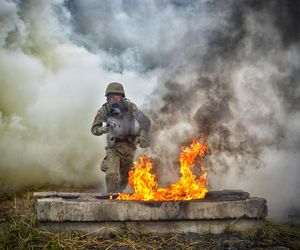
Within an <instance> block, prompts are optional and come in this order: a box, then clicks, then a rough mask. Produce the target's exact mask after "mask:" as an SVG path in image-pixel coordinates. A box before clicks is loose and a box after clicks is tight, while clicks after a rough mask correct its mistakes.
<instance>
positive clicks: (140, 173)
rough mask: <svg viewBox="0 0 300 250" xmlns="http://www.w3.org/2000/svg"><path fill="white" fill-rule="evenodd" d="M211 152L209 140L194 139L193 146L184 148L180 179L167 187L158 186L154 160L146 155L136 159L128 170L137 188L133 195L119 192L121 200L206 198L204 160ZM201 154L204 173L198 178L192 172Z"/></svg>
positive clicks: (130, 183)
mask: <svg viewBox="0 0 300 250" xmlns="http://www.w3.org/2000/svg"><path fill="white" fill-rule="evenodd" d="M207 152H208V145H207V143H206V142H204V143H201V142H200V141H197V140H193V141H192V143H191V145H189V146H184V147H182V148H181V154H180V156H179V163H180V166H181V168H180V174H181V177H180V180H179V181H178V182H176V183H174V184H172V185H171V186H170V187H168V188H158V183H157V181H156V176H155V175H154V174H153V173H151V172H152V168H153V166H152V161H151V159H150V158H149V157H148V156H146V155H143V156H141V157H140V162H134V166H133V168H132V170H130V171H129V180H128V184H129V186H130V187H132V188H133V189H134V193H133V194H123V193H120V194H119V196H118V197H117V199H118V200H143V201H176V200H192V199H203V198H204V197H205V194H206V193H207V191H208V190H207V188H206V187H205V185H206V184H207V180H206V176H207V171H206V169H205V167H204V165H203V163H202V161H203V159H204V157H205V155H206V154H207ZM197 157H200V160H201V161H200V169H201V173H202V175H201V176H200V177H199V178H197V177H196V176H195V175H194V174H193V173H192V170H191V169H192V167H193V166H194V163H195V159H196V158H197Z"/></svg>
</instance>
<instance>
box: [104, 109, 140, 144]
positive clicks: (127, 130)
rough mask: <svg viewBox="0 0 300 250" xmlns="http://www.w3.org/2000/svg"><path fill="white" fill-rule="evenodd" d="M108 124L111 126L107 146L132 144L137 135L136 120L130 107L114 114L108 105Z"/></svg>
mask: <svg viewBox="0 0 300 250" xmlns="http://www.w3.org/2000/svg"><path fill="white" fill-rule="evenodd" d="M106 106H107V111H108V116H107V124H108V125H109V128H110V129H109V133H108V134H107V145H108V146H114V145H115V143H116V142H119V141H127V142H130V143H132V142H133V141H134V140H135V138H136V134H137V130H136V124H135V119H134V117H133V114H131V112H130V111H129V109H128V107H125V108H122V109H120V112H119V113H114V112H112V109H109V107H108V104H107V105H106Z"/></svg>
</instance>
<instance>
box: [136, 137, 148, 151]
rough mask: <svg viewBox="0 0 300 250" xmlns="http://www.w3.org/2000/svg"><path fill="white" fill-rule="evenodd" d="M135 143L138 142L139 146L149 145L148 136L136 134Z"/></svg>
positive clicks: (145, 146)
mask: <svg viewBox="0 0 300 250" xmlns="http://www.w3.org/2000/svg"><path fill="white" fill-rule="evenodd" d="M137 143H138V144H140V147H141V148H147V147H149V146H150V143H149V140H148V138H147V137H145V136H142V135H140V136H138V138H137Z"/></svg>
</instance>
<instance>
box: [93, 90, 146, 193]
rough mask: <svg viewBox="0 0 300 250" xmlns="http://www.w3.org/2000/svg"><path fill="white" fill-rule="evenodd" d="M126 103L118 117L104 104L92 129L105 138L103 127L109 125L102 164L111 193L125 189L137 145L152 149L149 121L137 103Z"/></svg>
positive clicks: (107, 186)
mask: <svg viewBox="0 0 300 250" xmlns="http://www.w3.org/2000/svg"><path fill="white" fill-rule="evenodd" d="M106 95H108V93H106ZM124 95H125V94H124ZM124 100H125V101H124V103H123V105H122V107H121V112H120V114H118V115H114V114H113V112H112V108H111V107H110V105H109V103H108V102H106V103H105V104H103V106H102V107H101V108H100V109H99V110H98V112H97V114H96V116H95V119H94V122H93V125H92V128H91V131H92V133H93V134H94V135H97V136H99V135H102V134H103V132H102V131H103V128H104V127H103V123H104V122H105V123H106V124H107V125H109V126H108V127H109V131H108V134H107V146H106V147H105V149H106V156H105V158H104V159H103V161H102V163H101V170H102V171H103V172H105V180H106V188H107V192H108V193H116V192H122V191H123V190H124V189H125V188H126V186H127V182H128V172H129V170H130V168H131V167H132V163H133V159H134V155H135V150H136V144H137V142H139V143H140V146H141V147H147V146H149V140H148V130H149V127H150V120H149V119H148V118H147V116H146V115H144V114H143V113H142V112H141V111H140V110H138V109H137V107H136V105H135V104H134V103H132V102H130V101H129V100H128V99H125V98H124ZM135 121H137V122H138V124H139V127H140V129H139V131H136V128H135ZM141 141H142V142H143V143H141Z"/></svg>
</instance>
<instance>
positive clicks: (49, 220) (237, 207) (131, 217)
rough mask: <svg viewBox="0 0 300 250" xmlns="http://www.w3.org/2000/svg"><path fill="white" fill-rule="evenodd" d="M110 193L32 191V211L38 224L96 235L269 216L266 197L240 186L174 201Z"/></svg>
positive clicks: (244, 223) (242, 223)
mask: <svg viewBox="0 0 300 250" xmlns="http://www.w3.org/2000/svg"><path fill="white" fill-rule="evenodd" d="M110 195H111V194H101V193H56V192H47V193H35V194H34V199H35V213H36V216H37V219H38V221H39V222H41V224H42V225H44V226H46V227H48V228H49V229H53V230H55V231H61V230H62V231H72V230H79V231H84V232H88V233H90V232H93V231H96V232H98V233H100V234H103V233H104V231H105V232H109V231H110V230H119V231H120V230H123V229H124V228H126V227H129V228H134V230H137V231H143V230H144V231H145V232H160V233H167V232H175V233H180V232H195V233H197V232H198V233H201V232H207V231H210V232H213V233H218V232H221V231H222V230H224V229H225V228H227V227H228V226H232V227H234V228H236V229H241V228H242V229H247V228H249V227H252V226H254V225H257V224H258V223H260V221H261V219H263V218H265V217H266V216H267V202H266V200H265V199H263V198H256V197H249V193H246V192H243V191H240V190H233V191H230V190H224V191H212V192H209V194H208V195H207V198H205V199H203V200H192V201H172V202H148V201H147V202H145V201H124V200H109V199H107V198H108V197H109V196H110ZM113 195H114V196H117V194H113ZM103 228H105V230H104V231H103V232H102V231H101V230H102V229H103ZM100 231H101V232H102V233H101V232H100Z"/></svg>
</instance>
